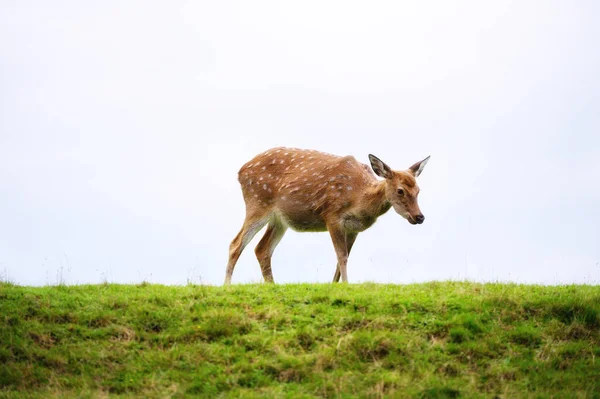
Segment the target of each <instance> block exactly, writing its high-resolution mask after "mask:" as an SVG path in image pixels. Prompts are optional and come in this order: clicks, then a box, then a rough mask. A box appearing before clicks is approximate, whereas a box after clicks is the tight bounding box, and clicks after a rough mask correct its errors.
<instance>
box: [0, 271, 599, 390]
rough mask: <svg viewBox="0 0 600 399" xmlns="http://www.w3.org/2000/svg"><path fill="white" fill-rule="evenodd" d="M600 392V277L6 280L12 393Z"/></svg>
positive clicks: (2, 354)
mask: <svg viewBox="0 0 600 399" xmlns="http://www.w3.org/2000/svg"><path fill="white" fill-rule="evenodd" d="M108 395H110V396H123V397H131V396H138V397H189V396H194V395H195V396H200V397H211V398H212V397H248V398H253V397H301V398H311V397H331V398H337V397H341V398H346V397H367V398H368V397H372V398H379V397H400V398H403V397H411V398H459V397H467V398H537V397H539V398H546V397H556V398H600V287H598V286H560V287H542V286H523V285H506V284H472V283H454V282H447V283H428V284H415V285H379V284H361V285H334V284H325V285H308V284H299V285H240V286H232V287H226V288H224V287H206V286H192V285H190V286H184V287H168V286H160V285H150V284H140V285H135V286H134V285H130V286H127V285H110V284H105V285H91V286H56V287H41V288H30V287H19V286H15V285H12V284H6V283H3V284H0V397H61V398H62V397H105V396H108Z"/></svg>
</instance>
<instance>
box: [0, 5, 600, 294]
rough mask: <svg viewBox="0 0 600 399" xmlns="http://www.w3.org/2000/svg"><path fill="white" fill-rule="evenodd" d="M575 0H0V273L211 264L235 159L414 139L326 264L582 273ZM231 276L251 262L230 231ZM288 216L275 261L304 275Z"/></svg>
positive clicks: (584, 147) (219, 266)
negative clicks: (406, 181) (393, 193)
mask: <svg viewBox="0 0 600 399" xmlns="http://www.w3.org/2000/svg"><path fill="white" fill-rule="evenodd" d="M599 17H600V3H599V2H597V1H593V0H592V1H569V2H567V1H514V2H513V1H494V2H487V1H485V2H483V1H476V0H475V1H458V2H447V1H438V2H430V1H418V2H415V1H411V2H409V1H390V2H377V1H368V2H367V1H363V2H350V1H340V2H327V1H302V2H285V1H273V2H259V1H252V2H249V1H239V2H231V1H197V2H193V1H190V2H179V1H161V2H150V1H126V2H123V1H101V2H82V1H53V2H47V1H25V0H24V1H3V2H2V3H1V4H0V278H1V279H3V280H9V281H13V282H15V283H18V284H28V285H42V284H56V283H63V282H64V283H67V284H78V283H100V282H104V281H108V282H120V283H134V282H141V281H149V282H154V283H164V284H185V283H187V282H194V283H205V284H221V283H222V282H223V278H224V276H225V266H226V262H227V256H228V246H229V243H230V242H231V240H232V239H233V237H234V236H235V235H236V233H237V232H238V231H239V229H240V227H241V224H242V221H243V217H244V203H243V199H242V195H241V191H240V188H239V184H238V182H237V171H238V170H239V168H240V166H241V165H242V164H243V163H245V162H246V161H248V160H249V159H251V158H252V157H253V156H254V155H256V154H257V153H259V152H261V151H263V150H266V149H267V148H270V147H274V146H293V147H301V148H311V149H317V150H322V151H326V152H330V153H334V154H339V155H347V154H352V155H354V156H355V157H356V158H357V159H358V160H360V161H362V162H365V163H366V162H368V158H367V155H368V154H369V153H373V154H375V155H377V156H378V157H379V158H381V159H382V160H384V161H385V162H386V163H388V164H389V165H390V166H391V167H392V168H394V169H405V168H407V167H408V166H410V165H411V164H412V163H414V162H416V161H418V160H420V159H422V158H424V157H425V156H427V155H431V160H430V162H429V163H428V165H427V167H426V168H425V170H424V172H423V174H422V175H421V177H420V178H419V185H420V187H421V194H420V198H419V202H420V206H421V210H422V211H423V213H424V214H425V216H426V221H425V223H424V224H423V225H418V226H412V225H410V224H409V223H407V222H406V221H405V220H404V219H402V218H401V217H400V216H399V215H397V214H396V213H394V212H393V211H390V212H388V213H387V214H385V215H383V216H382V217H381V218H380V219H379V220H378V222H377V223H376V224H375V225H374V226H373V227H371V228H370V229H369V230H367V231H365V232H364V233H361V234H360V235H359V236H358V239H357V241H356V244H355V246H354V249H353V252H352V256H351V257H350V260H349V263H348V277H349V281H350V282H360V281H376V282H392V283H410V282H420V281H430V280H448V279H455V280H456V279H459V280H463V279H468V280H473V281H514V282H519V283H542V284H563V283H595V284H597V283H600V263H599V262H600V250H599V247H600V245H599V244H600V227H599V226H600V208H599V204H600V184H599V183H600V73H599V71H600V44H599V43H600V42H599V38H600V24H598V18H599ZM260 236H261V233H259V234H258V235H257V237H256V238H255V239H254V241H253V242H252V243H251V244H250V245H249V246H248V247H247V248H246V251H245V252H244V253H243V255H242V257H241V258H240V261H239V262H238V265H237V267H236V269H235V272H234V274H233V281H234V283H247V282H258V281H261V279H262V275H261V272H260V268H259V266H258V262H257V261H256V258H255V256H254V251H253V249H254V246H255V245H256V243H257V242H258V239H259V237H260ZM335 262H336V260H335V254H334V251H333V247H332V244H331V241H330V238H329V235H328V234H327V233H296V232H293V231H288V233H287V234H286V236H285V237H284V239H283V240H282V242H281V244H280V245H279V247H278V248H277V250H276V252H275V255H274V257H273V274H274V277H275V281H276V282H327V281H330V280H331V278H332V277H333V273H334V271H335Z"/></svg>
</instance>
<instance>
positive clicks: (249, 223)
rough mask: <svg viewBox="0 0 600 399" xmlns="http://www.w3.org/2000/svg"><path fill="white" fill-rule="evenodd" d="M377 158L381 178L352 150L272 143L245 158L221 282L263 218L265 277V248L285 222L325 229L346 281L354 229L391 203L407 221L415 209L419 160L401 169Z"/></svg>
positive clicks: (260, 251)
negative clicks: (240, 211) (238, 223)
mask: <svg viewBox="0 0 600 399" xmlns="http://www.w3.org/2000/svg"><path fill="white" fill-rule="evenodd" d="M375 159H377V158H375ZM377 161H379V162H381V161H380V160H378V159H377ZM425 161H426V160H425ZM378 165H379V164H378ZM380 165H381V168H383V169H385V171H386V172H387V173H388V177H386V179H385V180H383V181H380V180H377V178H376V177H375V174H374V173H373V172H372V171H371V169H370V168H369V167H368V166H367V165H365V164H362V163H360V162H358V161H357V160H356V159H355V158H354V157H352V156H346V157H340V156H336V155H331V154H326V153H322V152H318V151H313V150H301V149H292V148H273V149H270V150H268V151H265V152H263V153H261V154H259V155H257V156H256V157H254V158H253V159H252V160H251V161H249V162H247V163H246V164H245V165H243V166H242V168H241V169H240V171H239V174H238V180H239V182H240V185H241V187H242V193H243V196H244V201H245V203H246V220H245V221H244V225H243V227H242V230H241V231H240V233H239V234H238V235H237V236H236V238H235V239H234V240H233V242H232V243H231V246H230V256H229V263H228V266H227V275H226V279H225V282H226V284H228V283H230V281H231V275H232V273H233V268H234V267H235V263H236V262H237V259H238V258H239V256H240V254H241V252H242V251H243V249H244V247H245V246H246V245H247V243H248V242H249V241H250V240H251V239H252V237H253V236H254V235H255V234H256V232H258V230H260V229H261V228H262V227H263V226H264V225H265V224H267V223H268V224H269V228H268V229H267V232H266V233H265V236H264V237H263V239H262V240H261V241H260V243H259V244H258V246H257V248H256V255H257V258H258V259H259V263H260V265H261V269H262V272H263V277H264V278H265V281H273V276H272V272H271V255H272V253H273V250H274V249H275V246H276V245H277V243H278V242H279V240H280V239H281V237H282V236H283V234H284V233H285V231H286V229H287V227H288V226H289V227H291V228H292V229H294V230H296V231H329V232H330V234H331V237H332V240H333V242H334V247H335V249H336V253H337V255H338V268H337V272H336V277H337V280H339V277H340V274H341V277H342V279H343V281H347V278H346V260H347V256H348V254H349V252H350V248H351V247H352V244H353V243H354V240H355V238H356V235H357V234H358V233H359V232H361V231H363V230H365V229H367V228H369V227H370V226H371V225H372V224H373V223H375V221H376V220H377V218H378V217H379V216H381V215H382V214H383V213H385V212H387V211H388V210H389V209H390V207H391V206H394V208H398V207H400V208H398V209H401V210H402V212H399V213H400V214H401V215H402V216H404V217H406V218H407V219H408V220H409V221H410V222H411V223H413V224H415V223H416V222H415V218H416V217H417V215H421V214H420V210H419V207H418V204H417V195H418V193H419V188H418V186H417V184H416V179H415V177H414V176H415V174H417V175H418V173H416V172H417V170H418V169H419V166H420V163H417V164H415V165H413V166H412V167H411V168H409V169H408V170H407V171H399V172H393V171H391V169H389V167H388V166H387V165H385V164H384V163H383V162H381V164H380ZM376 171H378V169H376ZM381 173H384V172H381ZM399 187H402V189H403V190H404V195H402V196H399V195H398V193H397V189H398V188H399ZM398 209H396V210H397V211H398ZM421 216H422V215H421ZM336 277H334V280H335V279H336Z"/></svg>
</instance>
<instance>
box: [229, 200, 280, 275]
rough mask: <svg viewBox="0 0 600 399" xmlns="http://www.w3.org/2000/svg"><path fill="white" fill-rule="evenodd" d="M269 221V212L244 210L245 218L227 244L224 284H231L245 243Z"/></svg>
mask: <svg viewBox="0 0 600 399" xmlns="http://www.w3.org/2000/svg"><path fill="white" fill-rule="evenodd" d="M268 221H269V212H258V213H256V212H252V213H249V212H248V210H246V219H245V220H244V225H243V226H242V229H241V230H240V232H239V233H238V234H237V235H236V236H235V238H234V239H233V241H231V244H230V245H229V262H227V271H226V274H225V285H229V284H231V275H232V274H233V269H234V268H235V264H236V263H237V261H238V259H239V258H240V255H241V254H242V251H243V250H244V248H246V245H248V243H249V242H250V241H251V240H252V238H254V236H255V235H256V233H258V232H259V231H260V229H262V228H263V227H264V226H265V224H267V222H268Z"/></svg>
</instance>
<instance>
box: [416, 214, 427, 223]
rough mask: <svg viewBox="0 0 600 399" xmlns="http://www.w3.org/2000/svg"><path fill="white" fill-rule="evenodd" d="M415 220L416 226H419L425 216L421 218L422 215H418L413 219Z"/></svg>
mask: <svg viewBox="0 0 600 399" xmlns="http://www.w3.org/2000/svg"><path fill="white" fill-rule="evenodd" d="M415 220H416V221H417V223H418V224H421V223H423V222H424V221H425V216H423V214H422V213H420V214H418V215H417V216H416V217H415Z"/></svg>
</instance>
